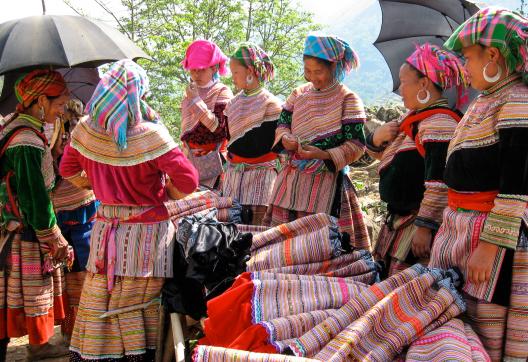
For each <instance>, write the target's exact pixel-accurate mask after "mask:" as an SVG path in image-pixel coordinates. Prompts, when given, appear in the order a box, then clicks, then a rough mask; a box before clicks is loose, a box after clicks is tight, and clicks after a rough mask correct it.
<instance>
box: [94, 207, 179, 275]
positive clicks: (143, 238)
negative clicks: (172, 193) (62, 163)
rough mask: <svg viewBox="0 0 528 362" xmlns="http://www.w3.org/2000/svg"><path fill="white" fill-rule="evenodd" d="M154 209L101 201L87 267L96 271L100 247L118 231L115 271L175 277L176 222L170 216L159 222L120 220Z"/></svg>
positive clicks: (126, 273)
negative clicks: (108, 203) (173, 257)
mask: <svg viewBox="0 0 528 362" xmlns="http://www.w3.org/2000/svg"><path fill="white" fill-rule="evenodd" d="M150 209H152V207H140V206H110V205H105V204H101V205H100V206H99V209H98V211H97V218H96V220H95V223H94V225H93V228H92V233H91V239H90V256H89V258H88V264H87V266H86V270H87V271H90V272H92V273H97V272H98V270H99V268H98V265H99V261H98V260H99V259H100V253H101V251H103V252H104V250H105V249H106V245H107V243H108V238H109V235H108V234H109V232H110V233H111V232H112V231H113V232H114V233H115V236H114V238H115V248H116V249H115V252H116V257H115V271H114V275H119V276H127V277H172V275H173V260H172V255H173V252H174V240H173V236H174V233H175V226H174V224H173V223H172V222H171V221H170V220H169V219H167V220H165V221H158V222H149V223H143V222H135V223H129V222H123V221H121V222H119V221H117V225H115V227H114V223H116V221H115V220H124V219H126V218H130V217H132V216H137V215H140V214H141V213H143V212H145V211H147V210H150Z"/></svg>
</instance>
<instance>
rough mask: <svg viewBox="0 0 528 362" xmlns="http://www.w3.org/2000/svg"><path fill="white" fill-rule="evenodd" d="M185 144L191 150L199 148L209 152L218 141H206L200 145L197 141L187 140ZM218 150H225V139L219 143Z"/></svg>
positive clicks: (221, 151)
mask: <svg viewBox="0 0 528 362" xmlns="http://www.w3.org/2000/svg"><path fill="white" fill-rule="evenodd" d="M187 145H188V146H189V148H190V149H192V150H196V149H200V150H204V151H209V152H211V151H214V150H216V147H217V146H218V143H206V144H203V145H201V144H199V143H194V142H191V141H188V142H187ZM219 151H220V153H222V154H224V153H226V152H227V141H224V142H222V144H221V145H220V149H219Z"/></svg>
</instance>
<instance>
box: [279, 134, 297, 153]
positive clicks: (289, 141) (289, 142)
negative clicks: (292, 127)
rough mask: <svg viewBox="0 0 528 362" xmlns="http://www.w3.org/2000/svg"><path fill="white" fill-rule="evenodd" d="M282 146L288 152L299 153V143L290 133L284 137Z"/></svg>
mask: <svg viewBox="0 0 528 362" xmlns="http://www.w3.org/2000/svg"><path fill="white" fill-rule="evenodd" d="M282 145H283V146H284V149H285V150H286V151H297V149H298V148H299V142H298V141H297V138H296V137H295V136H294V135H292V134H289V133H286V134H285V135H283V136H282Z"/></svg>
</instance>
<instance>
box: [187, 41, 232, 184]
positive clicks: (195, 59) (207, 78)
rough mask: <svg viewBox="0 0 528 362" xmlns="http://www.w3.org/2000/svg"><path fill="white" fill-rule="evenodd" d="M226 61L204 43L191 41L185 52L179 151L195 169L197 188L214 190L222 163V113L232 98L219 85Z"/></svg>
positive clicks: (211, 45)
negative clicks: (188, 78)
mask: <svg viewBox="0 0 528 362" xmlns="http://www.w3.org/2000/svg"><path fill="white" fill-rule="evenodd" d="M226 61H227V57H226V56H225V55H224V53H222V51H221V50H220V48H219V47H218V46H217V45H216V44H215V43H213V42H210V41H208V40H196V41H194V42H193V43H192V44H191V45H189V47H188V48H187V51H186V52H185V59H184V60H183V62H182V65H183V68H184V69H185V70H187V71H189V73H190V75H191V83H190V84H189V86H188V87H187V89H186V90H185V96H184V98H183V100H182V103H181V109H182V124H181V140H182V142H183V151H184V152H185V154H186V155H187V157H188V158H189V159H190V160H191V162H192V163H193V165H194V166H195V167H196V168H197V169H198V173H199V174H200V185H203V186H206V187H208V188H218V187H219V185H220V179H221V175H222V167H223V162H224V159H225V157H224V156H225V146H226V138H227V129H226V119H225V115H224V109H225V105H226V103H227V101H229V99H231V98H233V93H232V92H231V90H230V89H229V88H228V87H227V86H226V85H225V84H222V82H220V76H221V75H222V76H223V75H226V74H227V67H226Z"/></svg>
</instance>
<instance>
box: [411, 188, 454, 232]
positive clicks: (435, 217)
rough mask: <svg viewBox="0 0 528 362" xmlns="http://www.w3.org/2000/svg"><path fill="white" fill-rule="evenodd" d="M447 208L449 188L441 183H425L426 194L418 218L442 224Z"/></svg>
mask: <svg viewBox="0 0 528 362" xmlns="http://www.w3.org/2000/svg"><path fill="white" fill-rule="evenodd" d="M446 206H447V186H446V184H444V183H443V182H441V181H427V182H425V192H424V197H423V199H422V202H421V203H420V210H419V211H418V215H417V216H418V217H419V218H421V219H424V220H431V221H433V222H435V223H436V224H438V225H440V224H441V223H442V214H443V212H444V209H445V208H446Z"/></svg>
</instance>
